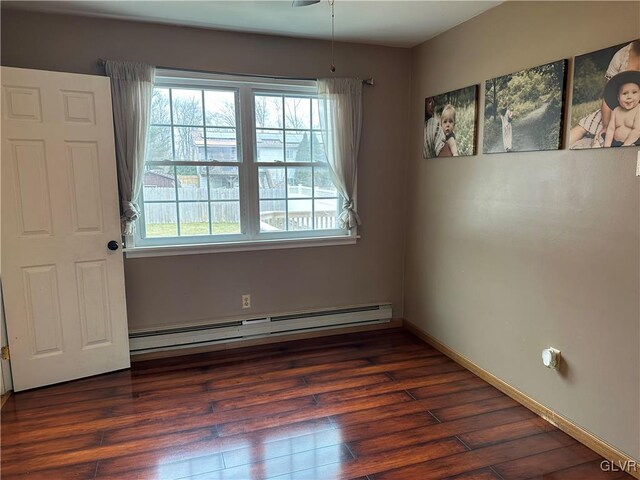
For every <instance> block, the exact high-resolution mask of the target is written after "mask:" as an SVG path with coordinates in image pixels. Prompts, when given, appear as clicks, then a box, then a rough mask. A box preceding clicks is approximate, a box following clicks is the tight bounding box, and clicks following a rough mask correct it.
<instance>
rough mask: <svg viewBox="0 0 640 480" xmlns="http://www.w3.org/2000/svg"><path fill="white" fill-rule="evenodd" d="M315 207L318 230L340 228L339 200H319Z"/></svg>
mask: <svg viewBox="0 0 640 480" xmlns="http://www.w3.org/2000/svg"><path fill="white" fill-rule="evenodd" d="M314 206H315V222H316V223H315V228H316V230H327V229H334V228H338V222H337V219H338V208H339V207H340V204H339V201H338V199H337V198H321V199H317V200H316V201H315V205H314Z"/></svg>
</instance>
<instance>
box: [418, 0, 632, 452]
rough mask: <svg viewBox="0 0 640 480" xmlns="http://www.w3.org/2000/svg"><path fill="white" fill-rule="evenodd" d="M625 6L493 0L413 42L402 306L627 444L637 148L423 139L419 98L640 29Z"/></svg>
mask: <svg viewBox="0 0 640 480" xmlns="http://www.w3.org/2000/svg"><path fill="white" fill-rule="evenodd" d="M639 20H640V3H639V2H627V3H624V4H623V3H614V2H507V3H505V4H503V5H501V6H499V7H497V8H495V9H493V10H490V11H489V12H487V13H485V14H483V15H480V16H478V17H476V18H474V19H472V20H470V21H468V22H466V23H464V24H462V25H460V26H458V27H456V28H454V29H452V30H450V31H448V32H446V33H444V34H442V35H440V36H438V37H437V38H435V39H433V40H430V41H428V42H426V43H424V44H422V45H421V46H419V47H417V48H415V49H414V50H413V69H412V74H413V78H412V95H411V97H412V98H411V121H410V130H411V131H410V144H409V148H410V151H409V159H408V161H409V167H408V184H409V189H410V193H409V201H408V206H409V213H408V218H407V232H408V233H407V235H408V237H407V247H406V248H407V255H406V258H405V318H406V319H408V320H409V321H411V322H413V323H415V324H416V325H418V326H420V327H421V328H422V329H423V330H425V331H427V332H428V333H430V334H431V335H433V336H434V337H436V338H437V339H439V340H440V341H442V342H443V343H445V344H447V345H449V346H450V347H451V348H453V349H454V350H456V351H458V352H460V353H462V354H463V355H465V356H467V357H468V358H469V359H471V360H472V361H473V362H475V363H477V364H478V365H480V366H481V367H483V368H484V369H486V370H488V371H490V372H491V373H493V374H494V375H496V376H498V377H500V378H501V379H503V380H505V381H506V382H508V383H510V384H511V385H514V386H515V387H517V388H518V389H520V390H521V391H523V392H525V393H527V394H528V395H530V396H532V397H533V398H535V399H536V400H538V401H540V402H542V403H543V404H545V405H547V406H549V407H550V408H552V409H554V410H556V411H558V412H559V413H560V414H562V415H564V416H565V417H568V418H569V419H571V420H573V421H574V422H576V423H577V424H578V425H581V426H582V427H584V428H586V429H587V430H590V431H591V432H593V433H594V434H596V435H597V436H599V437H600V438H602V439H605V440H606V441H608V442H609V443H611V444H613V445H615V446H617V447H618V448H620V449H622V450H624V451H625V452H627V453H628V454H631V455H633V456H634V457H635V458H640V440H639V430H640V414H639V411H640V405H639V403H640V385H639V380H640V362H639V345H640V331H639V323H640V322H639V318H640V316H639V301H640V294H639V291H640V282H639V255H638V250H639V222H638V220H639V214H640V209H639V202H638V191H639V190H638V182H639V179H638V178H636V177H635V159H636V155H637V152H638V149H637V148H626V149H615V150H607V149H600V150H594V151H568V150H562V151H553V152H540V153H518V154H509V155H507V154H494V155H482V154H479V155H478V156H475V157H467V158H455V159H431V160H423V159H422V158H421V148H422V119H423V116H424V110H423V109H424V98H425V97H426V96H430V95H434V94H439V93H442V92H446V91H450V90H453V89H456V88H461V87H465V86H468V85H473V84H476V83H482V82H483V81H484V80H486V79H489V78H492V77H495V76H499V75H503V74H507V73H511V72H515V71H518V70H520V69H523V68H527V67H532V66H535V65H540V64H544V63H547V62H551V61H554V60H558V59H562V58H570V57H572V56H573V55H576V54H582V53H587V52H590V51H594V50H597V49H600V48H604V47H608V46H611V45H615V44H617V43H622V42H624V41H628V40H631V39H634V38H638V36H639V35H640V32H639V29H640V21H639ZM480 133H482V122H481V125H480ZM480 138H482V137H480ZM480 150H482V147H481V146H480ZM550 345H552V346H555V347H556V348H559V349H560V350H561V351H562V354H563V357H564V360H565V362H566V366H565V368H564V369H563V371H562V372H561V373H557V372H555V371H552V370H548V369H546V368H544V367H543V366H542V364H541V361H540V352H541V350H542V349H543V348H544V347H547V346H550Z"/></svg>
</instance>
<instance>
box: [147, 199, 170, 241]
mask: <svg viewBox="0 0 640 480" xmlns="http://www.w3.org/2000/svg"><path fill="white" fill-rule="evenodd" d="M144 223H145V229H146V232H147V237H175V236H177V235H178V226H177V223H178V217H177V215H176V204H175V203H145V204H144Z"/></svg>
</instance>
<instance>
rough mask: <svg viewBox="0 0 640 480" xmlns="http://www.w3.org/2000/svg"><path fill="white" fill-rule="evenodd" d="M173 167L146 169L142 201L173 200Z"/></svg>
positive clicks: (174, 189) (174, 186) (174, 194)
mask: <svg viewBox="0 0 640 480" xmlns="http://www.w3.org/2000/svg"><path fill="white" fill-rule="evenodd" d="M173 168H174V167H147V168H146V169H145V172H144V177H143V185H144V192H143V196H144V200H145V202H148V201H154V200H156V201H157V200H175V199H176V177H175V173H174V170H173Z"/></svg>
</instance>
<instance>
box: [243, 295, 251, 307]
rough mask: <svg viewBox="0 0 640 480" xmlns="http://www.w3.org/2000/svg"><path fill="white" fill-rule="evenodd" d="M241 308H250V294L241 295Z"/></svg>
mask: <svg viewBox="0 0 640 480" xmlns="http://www.w3.org/2000/svg"><path fill="white" fill-rule="evenodd" d="M242 308H251V295H249V294H246V295H242Z"/></svg>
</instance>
